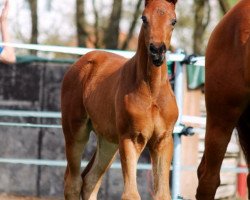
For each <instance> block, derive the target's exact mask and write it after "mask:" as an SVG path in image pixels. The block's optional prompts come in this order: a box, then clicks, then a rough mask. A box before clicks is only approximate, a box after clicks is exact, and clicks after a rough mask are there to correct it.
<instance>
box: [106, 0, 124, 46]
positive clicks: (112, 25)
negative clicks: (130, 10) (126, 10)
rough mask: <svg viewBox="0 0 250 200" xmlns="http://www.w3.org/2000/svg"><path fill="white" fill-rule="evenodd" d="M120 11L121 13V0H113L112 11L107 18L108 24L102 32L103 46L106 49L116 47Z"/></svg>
mask: <svg viewBox="0 0 250 200" xmlns="http://www.w3.org/2000/svg"><path fill="white" fill-rule="evenodd" d="M121 13H122V0H114V1H113V8H112V13H111V16H110V19H109V24H108V27H107V28H106V30H105V34H104V44H105V47H106V48H108V49H117V48H118V42H119V33H120V30H119V25H120V20H121Z"/></svg>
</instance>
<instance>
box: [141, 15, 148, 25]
mask: <svg viewBox="0 0 250 200" xmlns="http://www.w3.org/2000/svg"><path fill="white" fill-rule="evenodd" d="M141 19H142V22H143V24H147V23H148V19H147V17H146V16H142V17H141Z"/></svg>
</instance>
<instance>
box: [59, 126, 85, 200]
mask: <svg viewBox="0 0 250 200" xmlns="http://www.w3.org/2000/svg"><path fill="white" fill-rule="evenodd" d="M65 130H66V128H64V134H65V143H66V145H65V150H66V158H67V162H68V164H67V168H66V172H65V178H64V181H65V183H64V195H65V199H66V200H79V199H80V193H81V187H82V179H81V171H80V170H81V167H80V165H81V158H82V153H83V149H84V147H85V145H86V143H87V141H88V137H89V131H88V129H87V128H86V126H85V124H84V125H82V127H81V128H79V130H78V131H77V132H76V133H71V132H65ZM69 135H71V137H69Z"/></svg>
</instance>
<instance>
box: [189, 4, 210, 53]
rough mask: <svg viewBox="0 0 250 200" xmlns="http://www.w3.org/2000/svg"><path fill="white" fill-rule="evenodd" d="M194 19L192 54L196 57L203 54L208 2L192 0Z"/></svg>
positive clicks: (208, 10)
mask: <svg viewBox="0 0 250 200" xmlns="http://www.w3.org/2000/svg"><path fill="white" fill-rule="evenodd" d="M194 9H195V19H194V22H195V24H194V33H193V41H194V43H193V52H194V53H195V54H198V55H202V54H204V51H203V49H204V48H203V47H204V46H203V36H204V33H205V30H206V28H207V25H208V23H209V20H210V9H211V8H210V5H209V0H194Z"/></svg>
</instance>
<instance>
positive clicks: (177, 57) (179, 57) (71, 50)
mask: <svg viewBox="0 0 250 200" xmlns="http://www.w3.org/2000/svg"><path fill="white" fill-rule="evenodd" d="M0 46H10V47H14V48H20V49H29V50H37V51H44V52H58V53H67V54H75V55H83V54H86V53H88V52H90V51H94V50H97V51H98V50H101V51H106V52H110V53H115V54H118V55H120V56H124V57H125V58H132V57H133V56H134V55H135V51H120V50H109V49H91V48H80V47H64V46H51V45H37V44H18V43H3V42H0ZM167 57H168V61H178V62H180V61H183V60H184V58H185V54H175V53H171V52H167Z"/></svg>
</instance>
